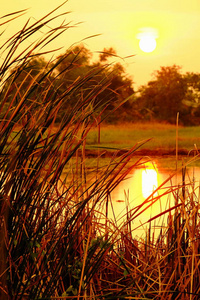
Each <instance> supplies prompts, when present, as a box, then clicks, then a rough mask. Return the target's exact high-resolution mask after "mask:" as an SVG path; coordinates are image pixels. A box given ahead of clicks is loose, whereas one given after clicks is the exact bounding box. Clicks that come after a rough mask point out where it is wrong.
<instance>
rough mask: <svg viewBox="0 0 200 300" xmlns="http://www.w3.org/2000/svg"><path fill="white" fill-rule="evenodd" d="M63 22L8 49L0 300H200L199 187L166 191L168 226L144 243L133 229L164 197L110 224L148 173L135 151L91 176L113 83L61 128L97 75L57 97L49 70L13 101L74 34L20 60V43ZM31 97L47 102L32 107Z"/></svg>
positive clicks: (0, 144) (0, 181)
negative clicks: (92, 138)
mask: <svg viewBox="0 0 200 300" xmlns="http://www.w3.org/2000/svg"><path fill="white" fill-rule="evenodd" d="M18 14H20V13H15V14H11V15H9V16H7V17H5V20H8V21H9V20H10V21H12V19H13V17H14V16H17V15H18ZM57 17H58V16H56V17H52V16H51V14H49V15H47V16H45V17H44V18H42V19H41V20H39V21H37V22H36V23H35V24H33V25H30V26H29V25H28V23H27V24H26V26H24V28H23V29H22V30H21V31H20V32H18V33H16V34H15V35H14V36H13V37H11V38H10V39H9V40H8V41H7V42H5V44H4V45H2V47H1V51H2V57H3V61H2V64H1V68H0V76H1V105H0V114H1V120H0V128H1V130H0V186H1V191H0V200H1V202H0V212H1V214H0V217H1V227H0V243H1V244H0V260H1V264H0V295H1V299H12V300H13V299H16V300H18V299H198V297H199V296H198V295H199V293H200V291H199V249H200V246H199V213H198V210H199V195H198V190H197V189H195V188H194V186H193V184H192V182H191V184H190V186H189V187H190V188H191V189H192V190H189V189H188V186H186V185H185V183H184V181H183V184H182V185H181V186H180V187H179V186H174V187H173V186H171V187H170V188H168V189H166V190H164V192H163V195H168V194H169V195H172V196H173V197H174V204H173V205H172V207H169V208H167V210H166V211H165V212H163V214H166V213H167V215H168V222H167V225H166V224H165V226H164V225H163V226H162V227H161V229H160V234H159V235H158V236H156V237H155V236H154V235H153V233H152V230H153V226H152V224H153V221H154V220H153V219H152V220H150V221H149V230H148V231H147V232H146V238H145V239H144V240H142V239H139V240H137V239H136V238H135V237H134V230H133V229H132V221H134V220H135V219H136V218H138V217H139V216H140V215H141V214H142V213H143V212H144V211H145V210H146V209H147V208H148V206H151V205H152V203H153V202H156V201H160V200H161V199H162V197H163V195H162V193H161V195H159V196H157V195H155V194H153V195H151V196H149V197H148V198H147V199H146V200H145V201H144V202H143V203H142V204H140V205H138V206H137V207H134V208H132V209H131V210H128V209H127V212H126V214H125V216H126V220H125V221H124V222H122V223H121V224H120V225H119V224H118V220H117V218H116V216H115V215H114V210H113V218H109V217H108V213H109V212H108V209H109V207H110V205H111V207H112V206H114V203H113V202H112V193H111V192H112V191H113V190H114V189H115V187H116V186H117V185H118V184H119V183H120V182H121V181H123V180H124V179H125V178H126V176H127V175H128V174H129V173H130V172H131V170H133V169H134V168H135V167H137V166H141V164H142V160H141V159H138V160H136V161H135V160H134V161H133V160H132V159H133V155H134V152H135V151H136V149H137V148H138V144H136V145H134V146H133V147H132V148H130V149H127V150H126V151H124V152H120V151H116V152H115V153H114V154H113V155H112V157H111V158H110V160H109V162H108V163H107V164H105V165H102V164H101V165H99V159H100V155H101V154H100V152H99V151H98V149H96V157H95V162H96V166H95V169H92V170H91V169H88V166H87V156H86V151H85V149H86V145H87V144H86V141H87V136H88V133H89V132H90V130H91V129H92V128H93V127H94V126H96V125H99V124H97V121H96V120H97V115H98V113H99V111H100V114H101V110H100V107H96V106H94V105H93V103H94V101H93V100H94V99H95V97H96V95H97V94H98V93H100V92H101V91H103V90H104V89H105V87H107V85H109V81H108V79H107V78H105V79H104V80H103V81H101V82H98V84H97V85H96V86H93V88H92V89H91V92H90V94H89V95H88V97H85V98H84V97H80V100H79V101H78V102H77V104H76V105H75V106H74V107H73V109H72V110H66V111H65V114H64V116H63V118H62V119H61V121H60V123H59V126H55V120H56V117H57V116H58V115H59V112H60V111H61V110H62V107H63V103H64V101H66V99H69V97H73V93H74V91H77V90H78V91H81V90H82V89H84V84H85V83H88V82H90V80H91V79H93V78H95V76H96V75H97V74H98V72H100V70H98V69H94V70H92V71H90V73H88V74H84V76H83V77H82V78H78V79H77V80H76V81H75V82H73V83H72V84H71V86H70V87H66V90H65V91H64V92H63V93H62V94H60V93H58V89H59V87H58V88H54V89H52V86H54V87H55V86H56V85H53V83H54V82H52V80H53V81H54V80H55V79H54V77H53V76H51V75H52V74H53V72H54V68H55V67H54V68H47V69H46V70H42V72H43V76H42V78H39V77H37V76H35V77H33V78H32V81H31V82H30V83H29V85H28V88H27V91H26V92H25V93H21V90H20V86H19V87H18V88H17V89H16V93H15V95H14V97H13V98H12V99H11V101H10V102H8V99H9V95H11V92H12V90H13V89H15V88H16V80H17V78H18V76H19V74H20V73H21V72H22V70H23V71H25V70H26V62H27V61H29V60H31V59H34V57H35V55H38V54H34V53H37V50H38V49H40V48H41V47H43V45H45V44H46V43H47V42H50V41H52V40H54V38H56V37H57V35H58V34H59V33H62V31H63V30H66V29H67V28H68V26H67V25H65V24H63V23H62V25H61V26H58V27H56V28H55V29H52V28H51V29H49V32H48V34H47V35H46V36H45V37H42V38H41V39H40V41H39V42H36V43H33V44H32V45H30V47H29V49H27V51H23V52H21V53H18V52H17V50H18V46H19V44H20V43H23V41H25V40H26V39H27V38H28V37H29V36H30V35H34V33H36V32H38V31H39V30H40V29H41V28H42V27H43V26H46V25H47V24H49V22H50V21H51V19H55V18H57ZM70 67H71V65H70ZM13 68H15V73H14V74H13V73H11V71H12V70H13ZM66 73H67V68H66ZM11 74H12V75H11ZM57 76H59V74H58V75H57ZM41 86H42V92H41ZM48 91H51V92H50V93H48ZM33 94H35V95H39V96H40V97H38V98H37V99H36V100H35V101H33V100H31V101H30V95H33ZM80 94H81V93H80ZM38 99H39V100H40V101H38ZM103 109H104V108H103V107H102V110H103ZM99 119H100V118H99ZM141 144H142V143H140V144H139V145H141ZM105 150H106V149H105ZM183 170H184V169H183ZM174 175H175V173H174V174H173V175H172V176H174ZM172 176H171V177H172ZM171 177H169V178H168V179H167V180H166V182H165V183H167V182H168V181H170V179H171ZM183 178H184V173H183ZM165 183H163V184H162V185H161V186H160V187H159V188H158V189H159V191H162V188H163V187H164V184H165ZM127 201H128V199H127ZM127 207H128V205H127ZM156 217H157V218H158V217H161V215H160V214H158V216H156ZM154 218H155V217H154Z"/></svg>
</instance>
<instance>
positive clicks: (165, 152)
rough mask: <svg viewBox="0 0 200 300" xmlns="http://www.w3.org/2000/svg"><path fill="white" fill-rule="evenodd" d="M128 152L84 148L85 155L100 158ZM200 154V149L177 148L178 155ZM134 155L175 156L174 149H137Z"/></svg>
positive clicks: (124, 150) (123, 150)
mask: <svg viewBox="0 0 200 300" xmlns="http://www.w3.org/2000/svg"><path fill="white" fill-rule="evenodd" d="M126 152H128V150H126V149H121V150H117V149H116V150H112V149H109V150H107V149H105V150H104V149H99V150H98V149H86V150H85V155H86V156H87V157H89V158H90V157H91V158H92V157H97V156H101V157H102V158H104V157H112V156H113V155H115V156H118V157H119V156H121V155H123V154H125V153H126ZM198 153H199V154H200V150H199V151H197V150H191V151H189V150H188V149H179V150H178V153H177V154H178V155H179V156H196V155H197V154H198ZM134 155H136V156H161V157H163V156H165V157H167V156H176V149H139V150H136V151H135V152H134Z"/></svg>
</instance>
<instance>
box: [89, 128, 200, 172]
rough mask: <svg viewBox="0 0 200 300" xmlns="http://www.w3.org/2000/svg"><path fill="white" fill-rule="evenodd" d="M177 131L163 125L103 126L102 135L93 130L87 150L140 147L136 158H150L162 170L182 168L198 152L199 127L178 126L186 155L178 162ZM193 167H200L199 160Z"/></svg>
mask: <svg viewBox="0 0 200 300" xmlns="http://www.w3.org/2000/svg"><path fill="white" fill-rule="evenodd" d="M176 131H177V128H176V126H175V125H171V124H164V123H144V124H142V123H127V124H116V125H101V126H100V134H99V128H94V129H93V130H91V131H90V132H89V134H88V136H87V148H88V149H90V150H92V149H94V148H95V147H99V149H102V150H106V151H108V152H109V151H110V152H112V149H130V148H131V147H133V146H136V147H137V146H139V148H138V150H137V151H136V152H135V154H136V155H137V153H138V155H139V156H147V155H148V156H150V157H151V158H152V160H154V161H156V163H157V164H158V165H159V167H160V168H169V169H174V168H175V167H176V164H178V166H179V167H180V166H181V165H182V164H183V163H186V162H188V161H190V160H191V157H192V156H193V155H194V154H196V153H197V152H196V150H197V149H199V144H200V126H196V127H192V126H191V127H182V126H180V127H178V149H179V151H181V150H182V149H183V150H184V156H183V155H179V156H178V158H177V161H176V140H177V137H176V134H177V132H176ZM193 150H195V151H193ZM172 153H173V154H172ZM181 153H182V152H181ZM189 154H190V156H189ZM90 161H91V162H90V166H92V165H93V161H92V160H90ZM104 161H105V160H104ZM100 163H101V164H103V163H104V162H103V161H101V162H100ZM190 166H191V167H192V166H198V167H199V166H200V161H199V159H198V158H197V159H195V161H194V162H191V163H190Z"/></svg>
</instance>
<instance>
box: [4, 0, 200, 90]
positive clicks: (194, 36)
mask: <svg viewBox="0 0 200 300" xmlns="http://www.w3.org/2000/svg"><path fill="white" fill-rule="evenodd" d="M62 2H64V1H62V0H58V1H56V3H55V1H53V2H51V1H49V0H43V1H39V0H35V1H32V0H26V1H24V0H18V1H16V0H10V1H7V2H5V3H4V5H3V6H2V7H1V14H0V15H1V16H2V15H4V14H9V13H11V12H13V11H19V10H22V9H26V8H28V11H27V13H26V14H25V15H24V16H23V17H22V18H19V19H17V20H16V21H15V22H13V23H12V24H11V25H7V24H6V26H5V30H6V32H5V33H3V34H2V36H1V41H3V42H5V40H6V38H7V37H10V34H14V33H15V31H16V30H20V29H22V27H23V26H24V24H25V23H26V21H27V20H28V18H30V22H34V21H35V20H38V19H39V18H41V17H42V16H44V15H45V14H47V13H48V12H49V11H50V10H53V9H54V8H55V7H56V6H58V5H60V4H61V3H62ZM82 3H83V1H82V0H73V1H72V0H69V1H67V2H66V4H65V5H64V6H63V7H61V8H60V9H58V11H56V12H55V13H58V14H59V13H62V12H63V11H69V12H71V13H70V14H68V16H67V22H68V21H69V24H70V25H72V27H73V28H70V29H69V30H67V31H66V33H64V34H63V35H62V36H61V37H59V38H58V39H56V41H55V43H54V45H52V47H51V49H53V48H59V47H63V48H62V49H61V50H60V52H62V53H64V52H65V50H66V49H67V48H68V47H70V46H71V45H73V44H74V43H79V42H81V41H83V40H84V43H85V46H86V47H87V48H88V49H90V50H91V51H92V52H93V53H98V51H102V50H103V48H106V47H108V48H109V47H113V48H115V49H116V52H117V54H118V55H119V57H122V58H124V57H126V56H129V57H130V58H128V59H125V60H121V63H122V64H124V65H125V69H126V70H127V73H128V74H130V76H133V80H134V82H135V86H136V87H137V86H138V87H139V86H140V85H142V84H146V83H147V82H148V81H149V80H151V79H152V77H151V75H152V73H153V72H154V71H155V70H158V69H159V68H160V66H170V65H173V64H177V65H180V66H182V69H183V72H199V65H200V56H199V47H200V40H199V31H200V2H199V0H191V1H182V3H181V5H180V1H179V0H168V1H165V3H163V2H162V1H157V0H152V1H130V0H124V1H115V0H110V1H107V0H102V1H96V2H95V4H94V1H93V0H85V1H84V5H82ZM65 17H66V16H63V19H64V18H65ZM70 22H71V23H70ZM78 23H79V24H78ZM60 24H62V18H61V19H55V20H54V22H53V25H52V24H50V26H52V27H53V26H54V25H55V26H59V25H60ZM74 24H77V26H76V25H74ZM147 28H149V29H148V30H150V29H153V30H155V31H156V34H157V36H154V39H155V41H156V48H155V50H154V51H152V52H148V55H146V53H145V52H143V51H141V48H140V45H139V42H140V41H141V43H144V40H143V39H141V38H138V36H137V35H138V33H144V32H145V30H146V29H147ZM46 29H47V30H49V28H48V27H47V28H44V30H46ZM148 30H147V31H148ZM2 32H3V30H2ZM96 34H99V36H97V37H95V38H90V39H88V40H87V39H85V38H86V37H89V36H93V35H96ZM155 41H154V44H155ZM145 43H146V42H145ZM152 47H153V46H152ZM148 51H149V50H148ZM59 54H60V53H58V55H59ZM97 55H98V54H97ZM131 55H134V56H133V57H131Z"/></svg>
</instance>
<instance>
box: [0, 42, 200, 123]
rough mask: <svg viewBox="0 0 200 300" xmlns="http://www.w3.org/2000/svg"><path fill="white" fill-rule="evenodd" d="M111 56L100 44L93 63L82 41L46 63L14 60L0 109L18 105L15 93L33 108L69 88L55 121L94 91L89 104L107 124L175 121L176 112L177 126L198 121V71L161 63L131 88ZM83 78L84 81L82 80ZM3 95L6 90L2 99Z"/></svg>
mask: <svg viewBox="0 0 200 300" xmlns="http://www.w3.org/2000/svg"><path fill="white" fill-rule="evenodd" d="M112 56H114V57H115V56H117V54H116V51H115V50H114V49H113V48H109V49H105V48H104V49H103V51H102V52H100V53H99V56H98V59H97V61H93V60H92V53H91V52H90V51H89V50H88V49H87V48H86V47H85V46H83V45H77V46H75V47H73V48H71V49H68V50H67V51H66V52H65V53H63V54H61V55H59V56H58V57H56V58H55V59H54V60H52V61H48V62H47V61H46V60H45V59H44V58H43V57H41V56H36V55H34V56H33V57H32V58H30V59H29V60H27V61H26V62H25V66H24V65H23V66H21V65H20V64H19V66H16V67H15V68H14V69H13V70H12V72H11V73H10V74H9V76H8V78H7V79H6V80H5V81H4V85H3V87H1V93H0V100H1V102H2V99H4V101H5V99H6V105H5V103H4V107H5V108H6V107H9V105H10V103H12V105H13V104H14V105H18V103H19V101H20V97H27V99H28V100H29V103H30V106H31V107H32V109H33V110H36V109H37V107H39V106H41V105H44V103H41V99H43V101H44V99H48V98H49V97H55V95H56V94H60V95H62V94H63V93H64V94H65V92H66V91H69V90H70V93H69V97H65V98H64V99H63V105H62V109H61V110H60V112H59V115H58V117H57V119H56V122H60V120H61V119H62V118H63V116H64V115H65V112H66V111H70V110H71V109H72V107H74V106H75V105H77V103H78V102H79V101H80V99H85V98H88V97H90V96H91V95H93V96H94V93H95V97H93V98H94V99H95V100H94V101H93V106H95V108H98V107H99V111H102V113H101V116H102V118H103V119H104V118H105V117H106V121H107V122H110V123H115V122H136V121H165V122H169V123H175V122H176V116H177V113H179V116H180V122H181V123H182V124H183V125H197V124H199V121H200V74H199V73H191V72H187V73H186V74H182V72H181V67H180V66H177V65H172V66H166V67H164V66H162V67H160V69H159V70H157V71H155V72H154V74H153V79H152V80H150V81H149V82H148V83H147V84H146V85H142V86H141V87H140V88H139V89H138V91H137V92H135V91H134V82H133V79H132V78H131V77H130V76H128V74H127V73H126V71H125V68H124V67H123V65H122V64H121V63H119V62H117V63H109V58H110V57H112ZM52 70H53V72H52ZM47 73H49V76H47ZM86 77H87V79H88V80H84V78H86ZM90 77H91V79H90ZM33 81H34V84H32V83H33ZM49 81H50V83H51V84H50V85H49ZM75 81H77V82H79V84H78V86H79V88H78V89H74V84H73V83H74V82H75ZM13 83H14V84H13ZM47 83H48V86H50V88H48V90H47V89H45V86H47ZM29 86H31V88H30V89H29ZM76 86H77V85H76ZM72 89H74V90H72ZM55 91H56V93H55ZM5 93H8V97H6V95H5ZM44 93H45V95H43V94H44ZM41 96H42V97H41ZM13 99H14V101H13ZM24 109H25V108H24ZM10 110H11V111H12V107H11V108H10ZM91 111H92V108H91ZM2 114H3V112H2V111H1V115H0V117H2ZM94 117H95V116H94Z"/></svg>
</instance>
